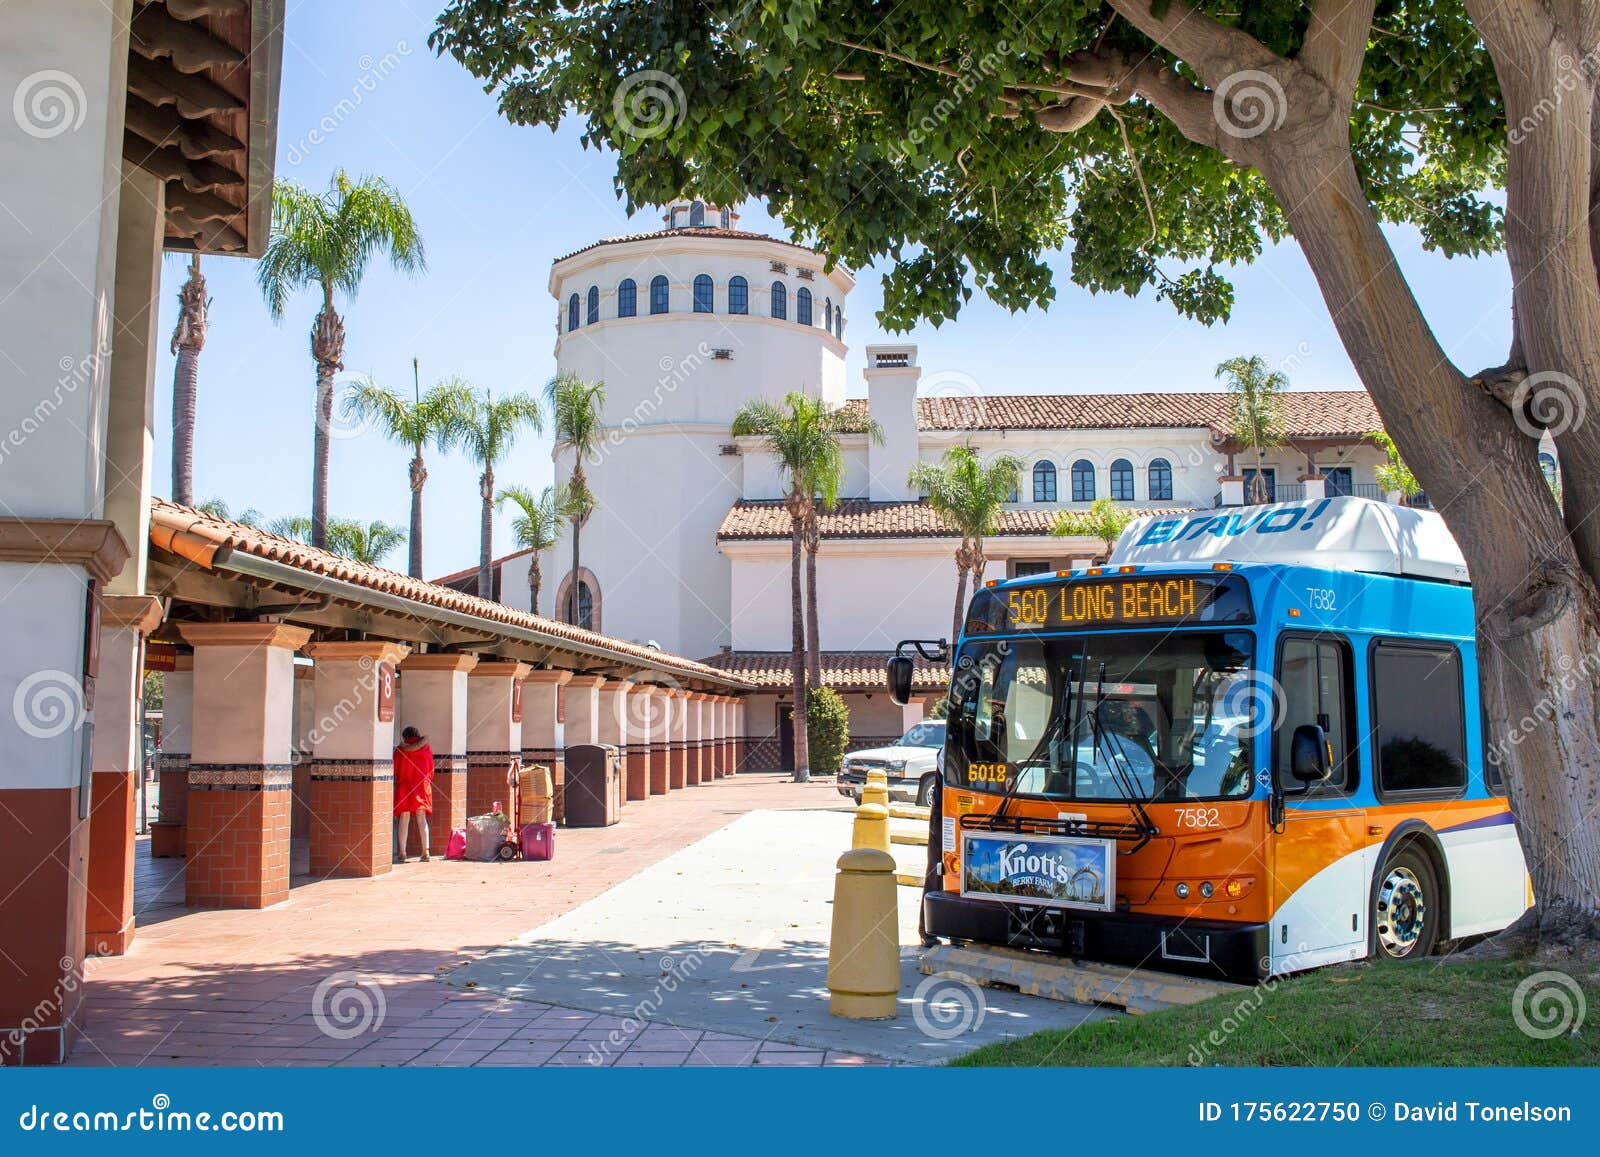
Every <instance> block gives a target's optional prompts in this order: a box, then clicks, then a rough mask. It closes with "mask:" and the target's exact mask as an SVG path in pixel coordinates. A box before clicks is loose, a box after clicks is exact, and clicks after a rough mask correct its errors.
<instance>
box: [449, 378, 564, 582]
mask: <svg viewBox="0 0 1600 1157" xmlns="http://www.w3.org/2000/svg"><path fill="white" fill-rule="evenodd" d="M453 388H459V389H461V390H462V391H464V392H465V395H466V399H467V401H466V407H465V408H464V409H463V410H461V411H460V412H459V413H458V414H457V415H456V419H455V423H454V429H453V431H452V435H451V437H452V440H459V442H460V444H461V445H462V446H463V447H465V448H466V451H467V454H468V456H469V457H471V459H472V460H473V461H474V462H476V463H477V464H478V465H479V467H481V468H482V470H483V473H482V474H480V475H479V476H478V493H479V495H480V496H481V497H482V498H483V513H482V515H481V516H480V522H479V542H478V597H479V598H483V599H487V598H490V597H491V596H492V593H493V591H494V579H493V576H492V575H491V574H490V573H489V561H490V558H491V556H492V553H493V550H494V466H495V463H496V462H499V461H500V460H501V459H503V458H504V457H505V456H506V455H507V454H509V453H510V452H511V447H512V446H513V445H515V444H516V441H517V435H518V434H520V433H521V432H522V430H523V428H524V427H532V428H533V429H535V430H543V429H544V416H543V415H542V414H541V413H540V412H539V403H538V402H536V401H534V400H533V398H532V397H530V396H529V395H527V394H511V395H510V396H508V397H504V398H496V397H495V396H494V394H493V393H492V392H489V391H485V392H484V393H482V394H473V393H472V392H471V387H469V386H468V385H467V384H466V383H465V382H460V381H457V382H456V383H455V384H454V387H453Z"/></svg>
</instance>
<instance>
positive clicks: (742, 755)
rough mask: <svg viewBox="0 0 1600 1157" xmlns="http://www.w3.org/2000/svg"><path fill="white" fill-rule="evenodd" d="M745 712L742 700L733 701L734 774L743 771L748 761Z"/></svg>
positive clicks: (745, 708) (748, 741)
mask: <svg viewBox="0 0 1600 1157" xmlns="http://www.w3.org/2000/svg"><path fill="white" fill-rule="evenodd" d="M746 710H747V707H746V704H745V701H744V700H743V699H736V700H734V704H733V770H734V773H735V774H738V773H739V772H741V771H743V770H744V769H745V763H746V762H747V761H748V760H749V758H750V756H749V743H750V740H749V738H748V737H747V735H746V734H745V712H746Z"/></svg>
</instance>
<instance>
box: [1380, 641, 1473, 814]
mask: <svg viewBox="0 0 1600 1157" xmlns="http://www.w3.org/2000/svg"><path fill="white" fill-rule="evenodd" d="M1371 662H1372V720H1373V728H1372V730H1373V735H1372V746H1373V749H1374V751H1375V752H1376V762H1377V767H1378V774H1377V788H1378V794H1379V795H1380V796H1385V795H1394V794H1420V793H1426V794H1429V795H1444V796H1455V795H1459V794H1460V793H1461V792H1462V791H1463V790H1464V789H1465V788H1466V786H1467V759H1466V754H1467V752H1466V746H1467V740H1466V720H1465V718H1464V715H1463V708H1462V697H1461V691H1462V687H1461V655H1460V653H1459V652H1458V651H1457V650H1456V649H1455V648H1454V647H1451V646H1448V645H1441V644H1437V643H1431V644H1426V645H1416V644H1409V643H1398V642H1391V641H1388V640H1380V641H1378V642H1377V643H1375V644H1374V645H1373V648H1372V660H1371Z"/></svg>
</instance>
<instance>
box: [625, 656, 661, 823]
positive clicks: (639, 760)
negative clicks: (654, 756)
mask: <svg viewBox="0 0 1600 1157" xmlns="http://www.w3.org/2000/svg"><path fill="white" fill-rule="evenodd" d="M655 691H656V687H655V685H654V684H652V683H626V684H624V687H623V694H621V695H619V696H617V701H618V703H619V704H620V705H621V707H622V710H623V718H622V724H623V727H624V729H625V734H626V735H627V738H628V754H627V757H626V762H625V763H624V766H625V768H626V770H627V796H628V798H629V799H630V800H640V799H649V798H650V740H651V738H652V736H653V730H652V725H653V724H654V723H655V720H654V718H653V717H652V715H651V709H650V704H651V700H652V696H653V695H654V693H655Z"/></svg>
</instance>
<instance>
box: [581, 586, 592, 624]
mask: <svg viewBox="0 0 1600 1157" xmlns="http://www.w3.org/2000/svg"><path fill="white" fill-rule="evenodd" d="M578 626H580V627H582V628H583V629H584V630H586V631H592V630H594V595H593V593H591V592H590V590H589V584H588V583H586V582H583V581H581V580H580V581H579V582H578Z"/></svg>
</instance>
